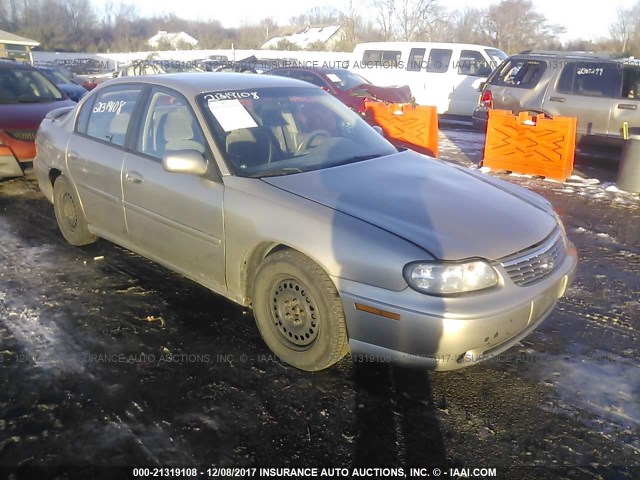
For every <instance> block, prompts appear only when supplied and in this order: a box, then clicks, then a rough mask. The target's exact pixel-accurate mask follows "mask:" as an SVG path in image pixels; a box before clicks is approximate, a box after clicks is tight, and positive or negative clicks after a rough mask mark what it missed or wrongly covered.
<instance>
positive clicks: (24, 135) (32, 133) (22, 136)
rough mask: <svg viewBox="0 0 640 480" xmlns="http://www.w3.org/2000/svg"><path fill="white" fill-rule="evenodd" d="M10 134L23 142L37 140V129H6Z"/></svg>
mask: <svg viewBox="0 0 640 480" xmlns="http://www.w3.org/2000/svg"><path fill="white" fill-rule="evenodd" d="M5 132H7V134H9V136H11V137H13V138H15V139H16V140H22V141H23V142H35V141H36V130H5Z"/></svg>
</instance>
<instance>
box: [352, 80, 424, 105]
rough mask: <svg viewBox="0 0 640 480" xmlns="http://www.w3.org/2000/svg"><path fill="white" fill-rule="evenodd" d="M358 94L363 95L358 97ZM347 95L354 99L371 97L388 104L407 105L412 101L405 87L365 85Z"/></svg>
mask: <svg viewBox="0 0 640 480" xmlns="http://www.w3.org/2000/svg"><path fill="white" fill-rule="evenodd" d="M359 92H363V93H364V94H363V95H359ZM349 94H350V95H353V96H355V97H357V96H365V97H368V96H369V95H372V96H373V97H374V98H375V99H376V100H380V101H382V102H389V103H409V102H411V101H413V95H412V94H411V89H410V88H409V87H408V86H407V85H403V86H401V87H378V86H376V85H370V84H366V83H365V84H362V85H359V86H357V87H354V88H352V89H351V90H349ZM366 94H369V95H366Z"/></svg>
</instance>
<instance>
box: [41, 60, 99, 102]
mask: <svg viewBox="0 0 640 480" xmlns="http://www.w3.org/2000/svg"><path fill="white" fill-rule="evenodd" d="M38 70H40V71H41V72H42V73H44V74H45V75H46V77H47V78H48V79H49V80H51V81H52V82H53V83H55V84H56V87H58V88H59V89H60V90H62V92H63V93H64V94H65V95H66V96H67V97H69V98H70V99H71V100H73V101H74V102H77V101H78V100H80V99H81V98H82V97H84V96H85V95H86V94H87V92H88V91H89V90H87V89H86V88H85V87H83V86H82V85H78V84H77V83H76V82H74V81H73V80H70V79H69V78H68V77H66V76H65V75H64V74H62V73H61V72H60V71H59V70H57V69H55V68H50V67H39V68H38Z"/></svg>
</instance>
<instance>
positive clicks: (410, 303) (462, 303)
mask: <svg viewBox="0 0 640 480" xmlns="http://www.w3.org/2000/svg"><path fill="white" fill-rule="evenodd" d="M567 243H568V245H567V252H566V256H565V258H564V260H563V261H562V264H561V265H559V266H558V267H557V268H556V269H555V270H554V272H553V273H551V274H550V275H548V276H547V277H546V278H545V279H544V280H542V281H540V282H539V283H536V284H534V285H531V286H527V287H519V286H517V285H515V284H514V283H513V282H512V281H511V280H510V278H509V277H508V275H507V274H506V272H505V271H504V269H502V267H499V266H497V267H496V268H497V269H498V271H499V273H500V274H501V277H502V278H503V281H502V282H501V285H500V286H499V287H497V288H495V289H490V290H486V291H481V292H477V293H475V294H468V295H464V296H458V297H449V298H442V297H432V296H428V295H424V294H421V293H418V292H416V291H414V290H412V289H410V288H407V289H405V290H403V291H400V292H391V291H388V290H384V289H378V288H376V287H372V286H370V285H364V284H361V283H356V282H349V281H345V280H338V285H339V290H340V296H341V298H342V303H343V307H344V311H345V316H346V319H347V329H348V332H349V346H350V349H351V354H352V357H353V358H354V361H364V362H393V363H399V364H404V365H409V366H417V367H423V368H428V369H435V370H455V369H459V368H463V367H466V366H470V365H473V364H476V363H478V362H481V361H484V360H488V359H490V358H492V357H494V356H496V355H499V354H500V353H502V352H504V351H505V350H507V349H508V348H510V347H512V346H513V345H515V344H516V343H518V342H519V341H520V340H522V339H523V338H524V337H526V336H527V335H528V334H529V333H530V332H531V331H533V330H534V329H535V328H536V327H537V326H538V325H540V323H542V321H543V320H544V319H545V318H546V317H547V316H548V315H549V314H550V313H551V312H552V310H553V308H554V307H555V305H556V303H557V301H558V299H559V298H560V297H562V296H563V295H564V293H565V291H566V289H567V288H568V287H569V285H570V284H571V282H572V280H573V276H574V272H575V268H576V265H577V254H576V250H575V247H573V245H571V244H570V243H569V242H568V241H567ZM363 305H364V306H365V307H366V309H365V310H367V311H365V310H363V307H362V306H363ZM371 312H374V313H371ZM376 312H378V313H376ZM379 312H386V313H390V314H391V315H388V316H383V315H381V314H380V313H379ZM389 317H393V318H389Z"/></svg>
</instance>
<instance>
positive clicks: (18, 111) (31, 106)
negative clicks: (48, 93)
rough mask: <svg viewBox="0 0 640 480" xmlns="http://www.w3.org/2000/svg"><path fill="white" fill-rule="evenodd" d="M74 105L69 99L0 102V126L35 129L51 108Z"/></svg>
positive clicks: (4, 127) (2, 127) (3, 127)
mask: <svg viewBox="0 0 640 480" xmlns="http://www.w3.org/2000/svg"><path fill="white" fill-rule="evenodd" d="M73 105H75V102H72V101H71V100H67V99H64V100H58V101H55V102H43V103H18V104H15V103H12V104H0V128H1V129H16V130H18V129H24V130H36V129H37V128H38V127H39V126H40V122H42V120H43V119H44V117H45V116H46V115H47V113H49V112H50V111H51V110H54V109H56V108H60V107H69V106H73Z"/></svg>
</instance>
